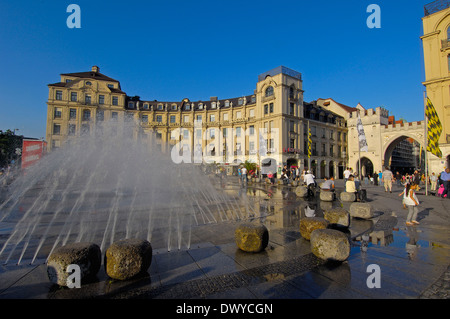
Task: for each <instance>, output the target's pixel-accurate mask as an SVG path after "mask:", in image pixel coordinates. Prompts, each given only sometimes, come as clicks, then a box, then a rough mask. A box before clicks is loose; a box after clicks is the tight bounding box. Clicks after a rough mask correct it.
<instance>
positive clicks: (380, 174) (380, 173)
mask: <svg viewBox="0 0 450 319" xmlns="http://www.w3.org/2000/svg"><path fill="white" fill-rule="evenodd" d="M378 180H379V181H380V186H382V185H383V173H382V172H381V171H378Z"/></svg>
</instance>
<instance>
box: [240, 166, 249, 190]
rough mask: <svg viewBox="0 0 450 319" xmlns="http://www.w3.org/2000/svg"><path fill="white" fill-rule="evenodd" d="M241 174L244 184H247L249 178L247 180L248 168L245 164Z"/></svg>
mask: <svg viewBox="0 0 450 319" xmlns="http://www.w3.org/2000/svg"><path fill="white" fill-rule="evenodd" d="M241 174H242V185H245V186H247V182H248V180H247V169H246V168H245V166H244V167H242V169H241Z"/></svg>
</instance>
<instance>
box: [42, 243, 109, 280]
mask: <svg viewBox="0 0 450 319" xmlns="http://www.w3.org/2000/svg"><path fill="white" fill-rule="evenodd" d="M101 263H102V255H101V251H100V247H99V246H97V245H96V244H93V243H72V244H68V245H65V246H62V247H58V248H56V249H55V250H54V251H53V252H52V253H51V255H50V256H49V257H48V260H47V274H48V278H49V279H50V281H51V282H52V283H55V284H57V285H59V286H63V287H65V286H67V278H68V277H69V276H70V275H71V273H70V272H67V267H68V266H69V265H78V266H79V267H80V280H81V282H86V281H88V280H89V279H92V278H95V276H96V275H97V273H98V271H99V269H100V266H101Z"/></svg>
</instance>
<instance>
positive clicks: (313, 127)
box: [310, 126, 316, 136]
mask: <svg viewBox="0 0 450 319" xmlns="http://www.w3.org/2000/svg"><path fill="white" fill-rule="evenodd" d="M310 129H311V136H316V127H315V126H311V127H310Z"/></svg>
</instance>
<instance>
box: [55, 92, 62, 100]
mask: <svg viewBox="0 0 450 319" xmlns="http://www.w3.org/2000/svg"><path fill="white" fill-rule="evenodd" d="M55 99H57V100H62V91H56V96H55Z"/></svg>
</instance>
